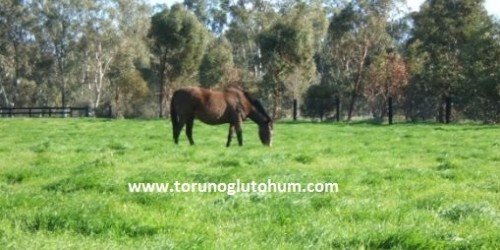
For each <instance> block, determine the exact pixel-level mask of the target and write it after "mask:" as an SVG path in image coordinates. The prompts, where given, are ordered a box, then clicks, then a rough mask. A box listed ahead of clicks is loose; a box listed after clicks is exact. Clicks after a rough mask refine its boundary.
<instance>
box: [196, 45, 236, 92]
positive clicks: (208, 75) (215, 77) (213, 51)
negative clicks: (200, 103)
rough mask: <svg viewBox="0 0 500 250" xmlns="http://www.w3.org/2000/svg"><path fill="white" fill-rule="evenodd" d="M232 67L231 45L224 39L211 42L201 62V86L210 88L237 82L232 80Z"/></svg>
mask: <svg viewBox="0 0 500 250" xmlns="http://www.w3.org/2000/svg"><path fill="white" fill-rule="evenodd" d="M233 67H234V63H233V55H232V47H231V44H230V43H229V42H228V41H227V39H225V38H219V39H215V40H213V41H212V43H211V44H210V45H209V46H208V48H207V50H206V51H205V55H204V56H203V59H202V61H201V65H200V73H199V76H200V78H199V79H200V80H199V81H200V84H201V86H203V87H207V88H210V87H214V86H218V85H219V86H220V85H222V84H224V83H228V82H230V81H231V80H238V79H232V78H234V76H233V75H232V73H233V72H234V69H233Z"/></svg>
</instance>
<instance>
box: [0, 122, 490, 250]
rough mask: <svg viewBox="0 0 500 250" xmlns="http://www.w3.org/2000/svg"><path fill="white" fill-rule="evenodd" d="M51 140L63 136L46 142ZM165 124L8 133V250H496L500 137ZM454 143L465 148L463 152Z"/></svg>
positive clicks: (2, 147) (401, 128) (4, 174)
mask: <svg viewBox="0 0 500 250" xmlns="http://www.w3.org/2000/svg"><path fill="white" fill-rule="evenodd" d="M47 128H50V129H47ZM244 129H245V133H244V137H245V145H244V146H243V147H241V148H240V147H233V148H230V149H229V150H228V149H226V148H225V147H224V143H225V140H226V136H227V127H226V126H208V125H204V124H201V123H199V122H196V123H195V128H194V135H195V140H196V141H197V145H196V146H189V145H188V142H187V139H186V138H185V137H182V138H181V144H180V145H177V146H175V145H174V143H173V142H172V140H171V138H170V130H171V126H170V123H169V122H167V121H165V120H149V121H141V120H100V119H6V120H2V122H1V123H0V138H2V140H1V141H0V159H2V160H1V161H0V194H1V195H0V214H1V216H0V225H1V227H0V244H1V245H2V247H3V248H5V249H61V248H79V249H86V248H92V249H124V248H126V249H128V248H134V249H137V248H140V249H144V248H148V249H149V248H151V249H157V248H161V249H175V248H182V249H184V248H187V249H200V248H202V249H206V248H208V249H210V248H214V247H215V248H221V249H226V248H234V247H238V248H242V249H304V248H314V249H329V248H335V249H359V248H366V249H450V248H453V249H454V248H457V249H496V248H497V246H498V238H499V237H500V235H499V230H498V225H499V223H500V218H499V211H500V206H499V203H498V193H499V192H500V185H499V182H498V179H499V176H498V175H499V172H498V162H499V161H500V154H499V150H498V147H499V145H500V141H498V136H497V135H498V133H499V131H498V130H499V128H498V127H497V126H485V125H470V124H469V125H466V124H464V125H451V126H438V125H431V124H398V125H394V126H380V125H368V124H362V123H361V124H345V123H339V124H327V123H276V124H275V138H274V143H273V147H272V148H267V147H263V146H262V145H261V143H260V141H259V139H258V136H257V129H258V128H257V126H256V125H254V124H253V123H245V124H244ZM451 137H453V140H450V138H451ZM269 178H271V180H272V181H273V182H280V183H283V182H293V183H295V182H298V183H303V184H305V183H310V182H313V183H316V182H336V183H338V185H339V192H338V193H236V194H235V195H233V196H229V195H227V194H226V193H130V192H128V188H127V183H129V182H158V183H159V182H170V183H173V182H174V181H179V182H218V183H229V182H234V181H235V180H236V179H240V180H241V181H242V182H250V181H256V182H267V180H268V179H269Z"/></svg>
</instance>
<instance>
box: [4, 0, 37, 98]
mask: <svg viewBox="0 0 500 250" xmlns="http://www.w3.org/2000/svg"><path fill="white" fill-rule="evenodd" d="M33 19H34V17H33V15H32V14H31V13H30V11H29V9H28V7H27V6H26V5H25V4H24V3H23V2H22V1H16V0H4V1H1V2H0V106H2V104H3V105H5V106H13V105H18V103H17V100H18V98H19V89H20V87H21V86H20V84H21V82H22V81H23V80H24V79H26V78H29V74H30V72H31V70H32V68H31V67H30V65H29V58H30V55H32V52H33V46H32V42H31V41H30V36H31V35H32V33H31V29H32V26H33ZM5 82H7V83H11V84H7V85H5V86H4V83H5ZM22 98H24V97H22Z"/></svg>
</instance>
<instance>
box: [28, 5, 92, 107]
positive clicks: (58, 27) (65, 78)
mask: <svg viewBox="0 0 500 250" xmlns="http://www.w3.org/2000/svg"><path fill="white" fill-rule="evenodd" d="M31 4H32V10H33V11H34V13H35V15H36V18H37V24H36V26H37V28H36V32H34V34H35V39H36V40H37V42H38V44H39V46H40V53H41V54H42V55H43V56H44V57H46V58H47V59H46V63H48V64H52V65H48V67H47V68H50V69H51V71H52V72H49V73H52V74H54V75H55V77H54V80H55V83H56V88H57V89H58V91H59V97H60V100H61V101H60V102H59V104H60V105H63V106H67V105H68V104H69V100H70V96H71V94H72V92H71V89H72V88H73V87H74V85H75V78H74V77H71V75H72V74H75V72H76V71H78V70H79V69H80V65H79V63H78V56H77V53H78V50H77V49H76V44H77V40H78V38H79V36H81V31H82V23H81V22H80V20H83V14H84V9H85V4H86V3H85V2H84V1H79V0H58V1H45V0H33V1H32V2H31ZM51 61H52V62H51ZM56 103H57V102H56Z"/></svg>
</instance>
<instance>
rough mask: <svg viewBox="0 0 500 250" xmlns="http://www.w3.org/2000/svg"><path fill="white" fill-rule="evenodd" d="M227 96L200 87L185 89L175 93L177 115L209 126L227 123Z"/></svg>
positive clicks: (174, 100) (174, 101)
mask: <svg viewBox="0 0 500 250" xmlns="http://www.w3.org/2000/svg"><path fill="white" fill-rule="evenodd" d="M225 99H226V98H225V94H224V92H221V91H212V90H208V89H204V88H199V87H184V88H181V89H178V90H176V91H175V92H174V96H173V100H172V102H173V104H174V107H172V108H175V109H176V111H177V113H178V114H179V115H182V116H185V117H193V118H197V119H199V120H201V121H202V122H204V123H208V124H221V123H226V122H227V118H226V109H227V103H226V100H225Z"/></svg>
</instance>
